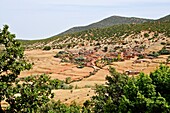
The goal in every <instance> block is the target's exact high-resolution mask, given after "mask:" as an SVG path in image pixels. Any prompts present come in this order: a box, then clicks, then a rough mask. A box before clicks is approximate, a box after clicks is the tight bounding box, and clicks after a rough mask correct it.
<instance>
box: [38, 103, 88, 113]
mask: <svg viewBox="0 0 170 113" xmlns="http://www.w3.org/2000/svg"><path fill="white" fill-rule="evenodd" d="M38 113H88V112H81V107H80V106H79V105H77V104H76V103H72V104H71V105H70V106H67V105H65V104H63V103H61V102H60V101H57V102H54V101H52V102H50V103H48V104H45V105H43V106H42V107H41V108H39V109H38Z"/></svg>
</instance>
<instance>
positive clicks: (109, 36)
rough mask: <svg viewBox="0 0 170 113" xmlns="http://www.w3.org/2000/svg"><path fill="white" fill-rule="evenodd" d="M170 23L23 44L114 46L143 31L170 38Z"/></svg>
mask: <svg viewBox="0 0 170 113" xmlns="http://www.w3.org/2000/svg"><path fill="white" fill-rule="evenodd" d="M169 28H170V21H153V22H146V23H142V24H123V25H114V26H111V27H106V28H100V29H99V28H96V29H89V30H85V31H82V32H78V33H72V34H67V35H63V36H54V37H51V38H47V39H43V40H31V41H28V40H27V41H24V40H21V42H22V43H23V44H24V46H25V47H27V48H30V47H31V48H42V47H44V46H47V45H48V46H51V47H53V48H64V47H68V48H74V47H75V46H77V45H84V43H89V44H91V45H94V43H96V42H100V43H104V44H107V43H109V44H112V43H115V42H117V41H123V40H124V39H125V38H126V37H128V36H131V35H133V36H135V35H141V32H142V31H148V32H154V34H155V35H154V36H153V38H154V37H155V36H157V35H159V34H160V33H161V34H164V35H165V36H166V37H170V29H169Z"/></svg>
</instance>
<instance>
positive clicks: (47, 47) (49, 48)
mask: <svg viewBox="0 0 170 113" xmlns="http://www.w3.org/2000/svg"><path fill="white" fill-rule="evenodd" d="M43 50H46V51H48V50H51V46H45V47H44V48H43Z"/></svg>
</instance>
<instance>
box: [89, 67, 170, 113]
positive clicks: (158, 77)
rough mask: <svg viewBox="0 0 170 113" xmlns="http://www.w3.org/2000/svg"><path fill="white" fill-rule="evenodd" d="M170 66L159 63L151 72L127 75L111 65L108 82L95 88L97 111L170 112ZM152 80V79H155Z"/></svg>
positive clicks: (126, 112) (93, 100)
mask: <svg viewBox="0 0 170 113" xmlns="http://www.w3.org/2000/svg"><path fill="white" fill-rule="evenodd" d="M169 70H170V69H169V68H168V67H164V66H160V68H159V69H157V70H156V71H155V72H153V73H151V75H145V74H143V73H140V74H139V76H137V77H128V76H127V75H125V74H120V73H118V72H116V71H115V69H114V68H110V74H111V76H107V77H106V80H107V83H106V85H100V86H97V87H96V94H97V95H96V96H93V99H92V105H93V111H94V112H95V113H169V112H170V105H169V100H168V99H169V96H170V93H169V87H170V85H169V82H170V81H169V80H170V79H169ZM152 79H153V80H152Z"/></svg>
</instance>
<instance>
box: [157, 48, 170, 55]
mask: <svg viewBox="0 0 170 113" xmlns="http://www.w3.org/2000/svg"><path fill="white" fill-rule="evenodd" d="M158 53H159V54H161V55H169V54H170V50H167V49H166V48H165V47H163V48H162V49H161V50H160V51H159V52H158Z"/></svg>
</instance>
